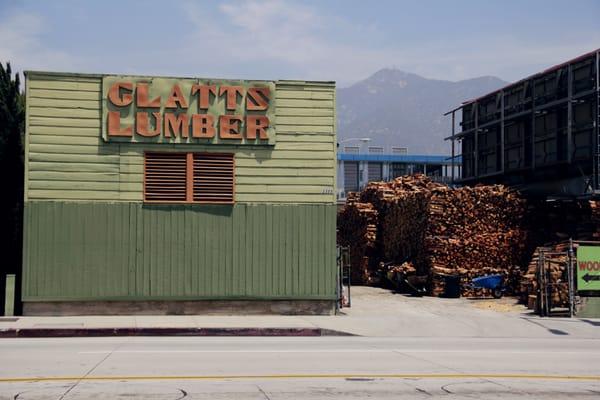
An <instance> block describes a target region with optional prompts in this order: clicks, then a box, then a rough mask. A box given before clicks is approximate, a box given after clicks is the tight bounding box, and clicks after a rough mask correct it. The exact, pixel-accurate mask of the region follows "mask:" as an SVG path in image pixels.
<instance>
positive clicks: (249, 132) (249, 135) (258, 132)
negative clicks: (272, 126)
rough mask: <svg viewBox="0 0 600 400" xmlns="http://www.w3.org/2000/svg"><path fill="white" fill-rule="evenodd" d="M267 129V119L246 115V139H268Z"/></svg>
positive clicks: (265, 117)
mask: <svg viewBox="0 0 600 400" xmlns="http://www.w3.org/2000/svg"><path fill="white" fill-rule="evenodd" d="M268 127H269V118H268V117H267V116H264V115H248V116H247V117H246V139H256V136H258V138H259V139H262V140H265V139H268V138H269V136H268V135H267V128H268Z"/></svg>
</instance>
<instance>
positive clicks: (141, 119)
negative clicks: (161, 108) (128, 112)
mask: <svg viewBox="0 0 600 400" xmlns="http://www.w3.org/2000/svg"><path fill="white" fill-rule="evenodd" d="M152 115H154V118H155V119H156V125H155V126H154V130H152V131H151V130H150V117H149V116H148V113H146V112H138V113H136V114H135V132H136V133H137V134H138V135H140V136H144V137H153V136H158V135H160V122H161V117H160V113H159V112H153V113H152Z"/></svg>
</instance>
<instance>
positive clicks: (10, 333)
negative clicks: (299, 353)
mask: <svg viewBox="0 0 600 400" xmlns="http://www.w3.org/2000/svg"><path fill="white" fill-rule="evenodd" d="M109 336H303V337H308V336H354V335H352V334H349V333H346V332H340V331H334V330H331V329H321V328H66V329H61V328H25V329H4V330H0V338H54V337H55V338H59V337H109Z"/></svg>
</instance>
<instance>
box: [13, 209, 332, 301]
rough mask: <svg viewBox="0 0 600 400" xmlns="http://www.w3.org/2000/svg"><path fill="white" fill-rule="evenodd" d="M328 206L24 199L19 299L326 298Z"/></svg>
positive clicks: (329, 270) (329, 279) (329, 240)
mask: <svg viewBox="0 0 600 400" xmlns="http://www.w3.org/2000/svg"><path fill="white" fill-rule="evenodd" d="M335 212H336V209H335V206H334V205H325V204H321V205H317V204H315V205H310V204H303V205H267V204H256V205H240V204H238V205H235V206H216V205H215V206H175V207H174V206H147V205H142V204H140V203H124V202H118V203H99V202H88V203H81V202H51V201H39V202H38V201H36V202H28V203H27V204H26V207H25V241H24V246H25V252H24V254H25V260H24V272H25V276H24V279H23V300H24V301H52V300H56V301H58V300H119V299H124V300H148V299H169V300H175V299H207V298H210V299H220V298H226V299H235V298H247V299H280V298H281V299H282V298H288V299H333V298H335V276H336V269H335V235H333V234H332V233H331V232H335Z"/></svg>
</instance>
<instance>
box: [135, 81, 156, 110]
mask: <svg viewBox="0 0 600 400" xmlns="http://www.w3.org/2000/svg"><path fill="white" fill-rule="evenodd" d="M148 96H149V95H148V84H147V83H138V84H137V91H136V97H135V104H136V105H137V106H138V107H149V108H159V107H160V96H158V97H157V98H155V99H154V100H152V101H150V100H149V99H148Z"/></svg>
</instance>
